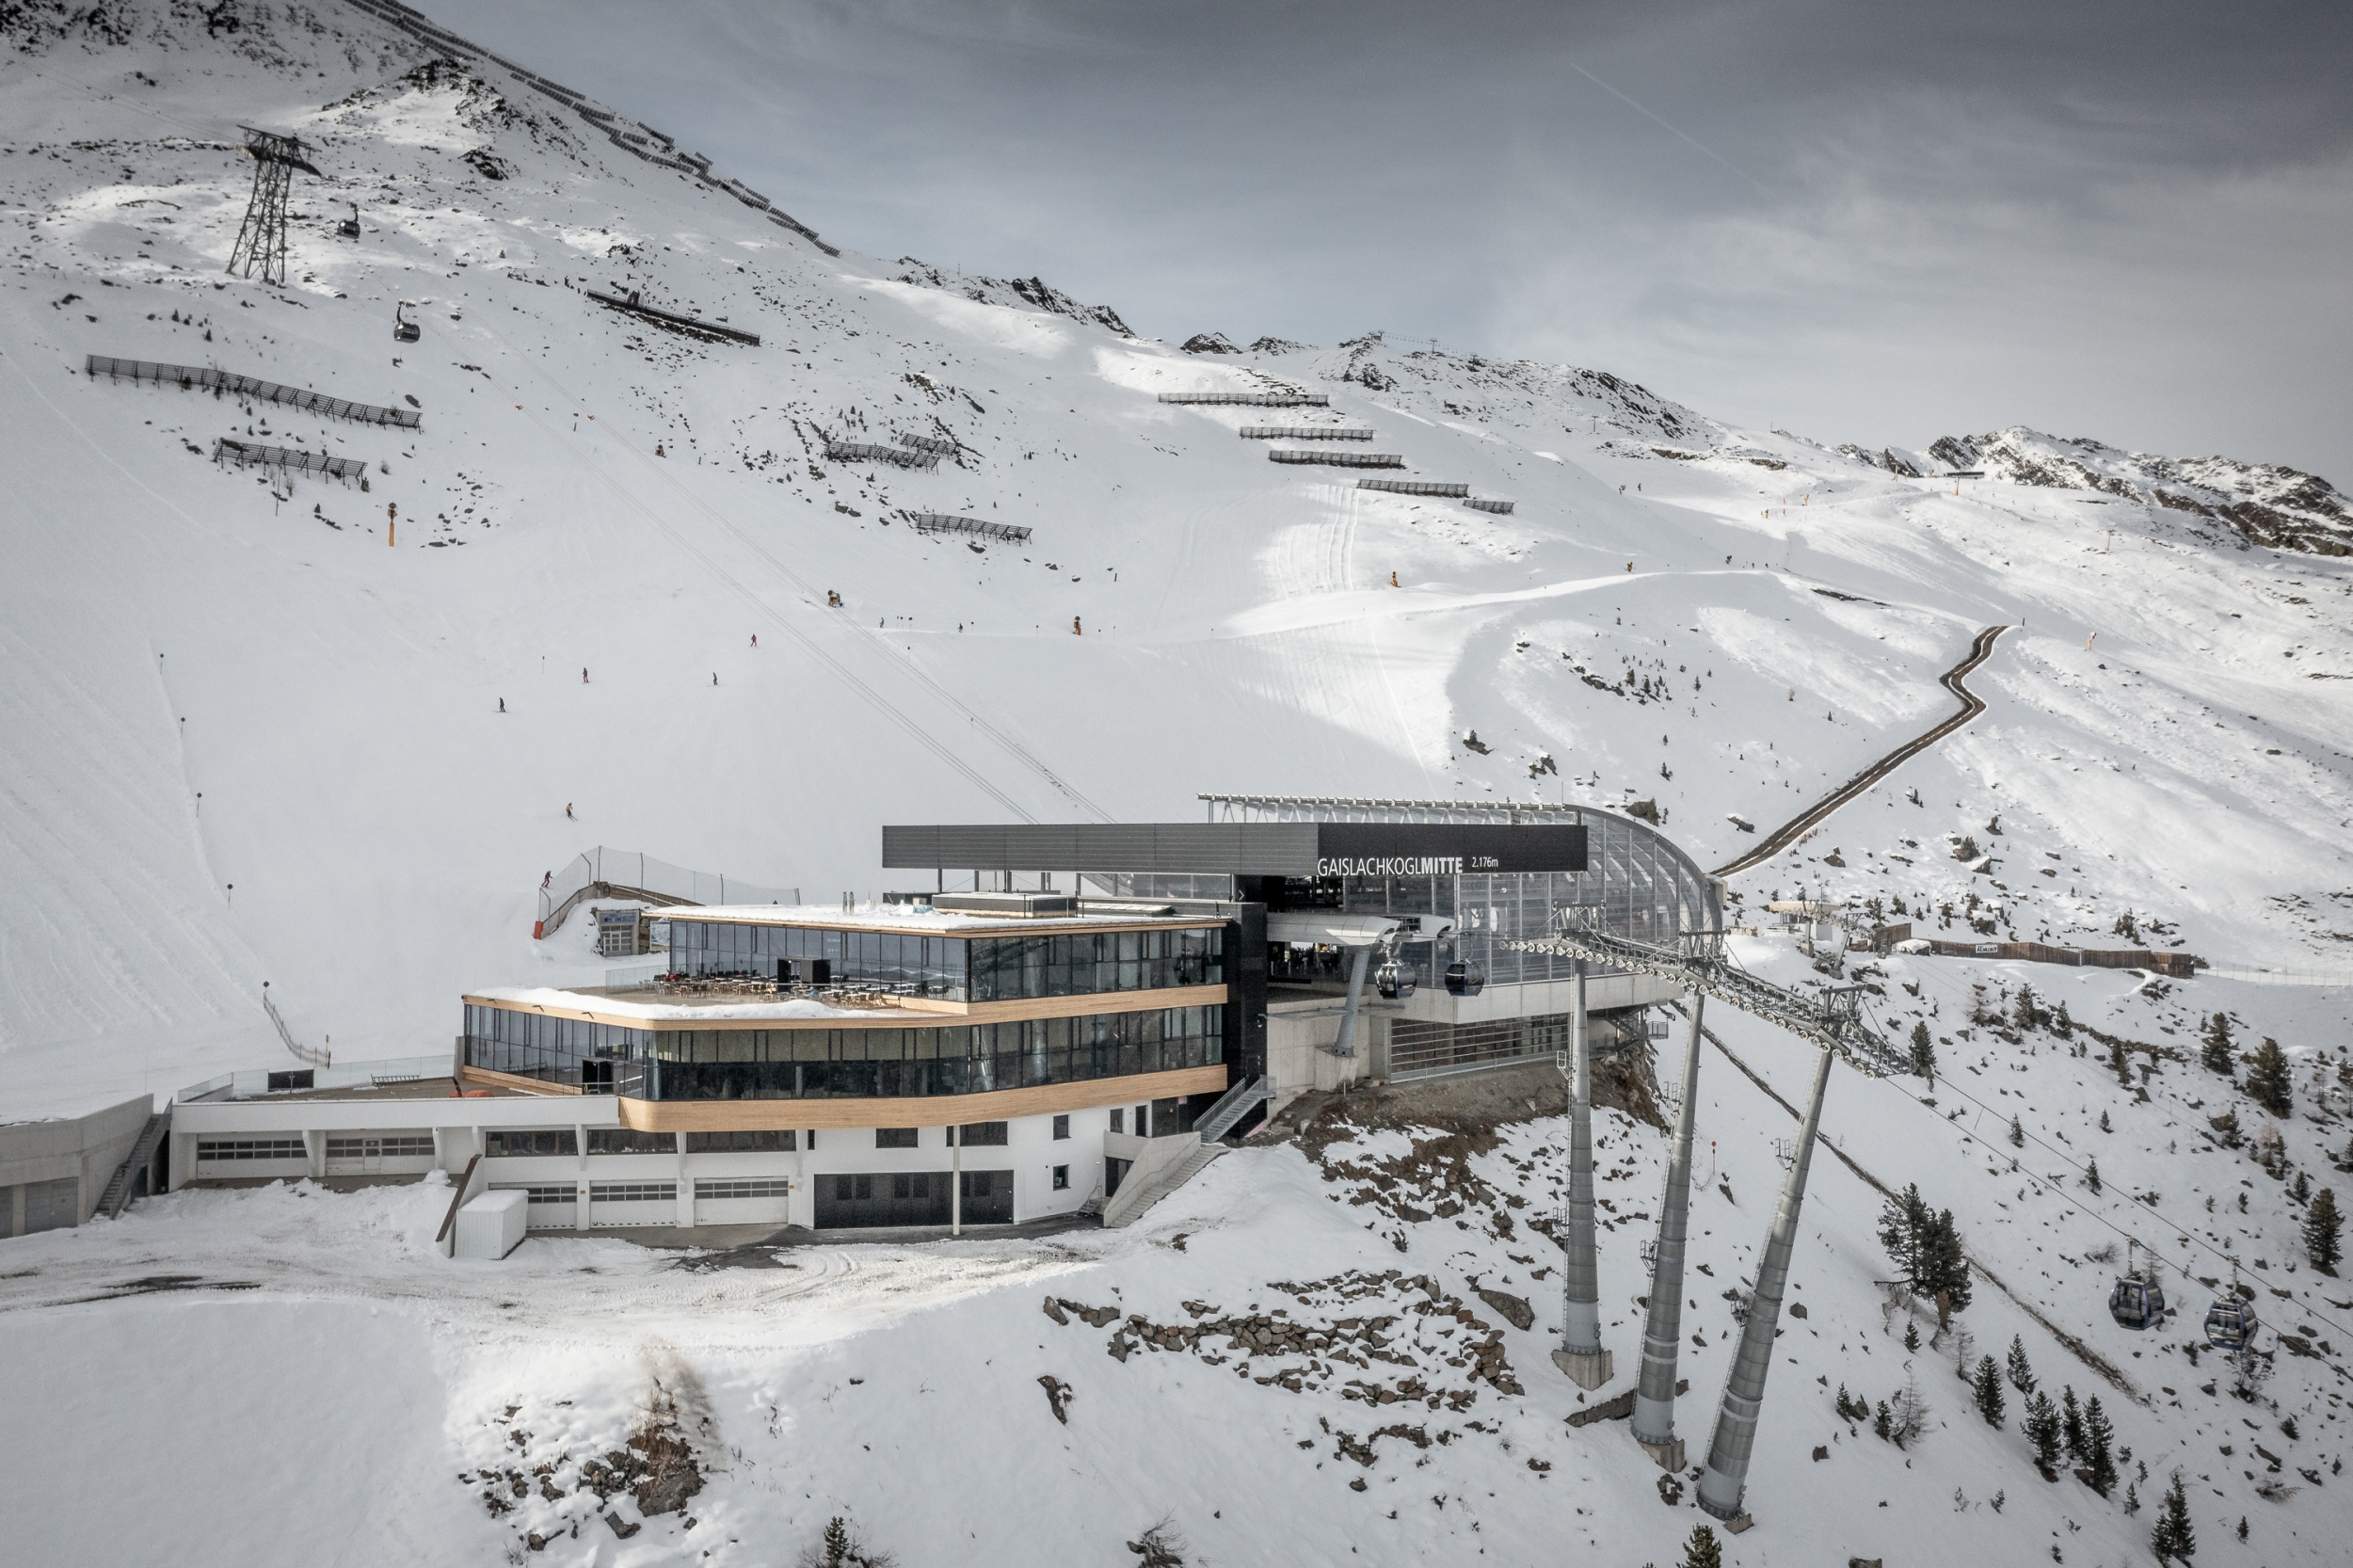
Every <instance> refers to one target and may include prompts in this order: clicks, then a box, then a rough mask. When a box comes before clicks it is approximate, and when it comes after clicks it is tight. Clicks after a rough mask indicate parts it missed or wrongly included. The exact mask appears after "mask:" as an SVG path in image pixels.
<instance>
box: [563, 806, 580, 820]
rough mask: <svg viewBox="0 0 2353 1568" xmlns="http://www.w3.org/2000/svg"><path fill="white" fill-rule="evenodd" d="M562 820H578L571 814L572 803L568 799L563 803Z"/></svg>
mask: <svg viewBox="0 0 2353 1568" xmlns="http://www.w3.org/2000/svg"><path fill="white" fill-rule="evenodd" d="M564 820H565V821H566V822H574V821H577V820H578V819H577V818H575V817H574V816H573V815H572V803H571V802H570V801H566V802H565V803H564Z"/></svg>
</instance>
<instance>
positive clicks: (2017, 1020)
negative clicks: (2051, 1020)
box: [2010, 985, 2037, 1030]
mask: <svg viewBox="0 0 2353 1568" xmlns="http://www.w3.org/2000/svg"><path fill="white" fill-rule="evenodd" d="M2010 1021H2011V1023H2012V1024H2014V1025H2015V1026H2016V1027H2017V1028H2019V1029H2021V1030H2028V1029H2032V1028H2034V1026H2035V1024H2036V1022H2037V1018H2036V1016H2035V1005H2034V987H2033V986H2031V985H2021V986H2020V987H2018V1002H2017V1005H2016V1006H2015V1007H2013V1008H2012V1009H2011V1010H2010Z"/></svg>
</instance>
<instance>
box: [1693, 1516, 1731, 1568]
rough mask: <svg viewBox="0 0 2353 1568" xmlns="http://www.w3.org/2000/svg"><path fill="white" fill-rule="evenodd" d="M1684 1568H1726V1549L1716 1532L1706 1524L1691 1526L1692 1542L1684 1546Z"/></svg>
mask: <svg viewBox="0 0 2353 1568" xmlns="http://www.w3.org/2000/svg"><path fill="white" fill-rule="evenodd" d="M1683 1568H1724V1549H1723V1548H1722V1547H1721V1546H1719V1545H1718V1544H1716V1532H1715V1531H1714V1530H1712V1529H1709V1528H1707V1527H1706V1526H1705V1525H1693V1526H1692V1527H1691V1541H1690V1544H1689V1545H1687V1546H1685V1547H1684V1548H1683Z"/></svg>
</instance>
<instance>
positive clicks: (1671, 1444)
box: [1634, 1437, 1683, 1470]
mask: <svg viewBox="0 0 2353 1568" xmlns="http://www.w3.org/2000/svg"><path fill="white" fill-rule="evenodd" d="M1634 1444H1635V1447H1637V1448H1641V1450H1642V1451H1643V1452H1644V1453H1646V1454H1648V1455H1650V1457H1651V1462H1652V1463H1653V1464H1657V1466H1658V1467H1659V1468H1660V1469H1662V1470H1680V1469H1682V1468H1683V1439H1682V1438H1680V1437H1673V1438H1669V1439H1668V1440H1667V1441H1666V1442H1664V1443H1645V1442H1643V1441H1642V1440H1641V1438H1639V1437H1638V1438H1636V1439H1635V1440H1634Z"/></svg>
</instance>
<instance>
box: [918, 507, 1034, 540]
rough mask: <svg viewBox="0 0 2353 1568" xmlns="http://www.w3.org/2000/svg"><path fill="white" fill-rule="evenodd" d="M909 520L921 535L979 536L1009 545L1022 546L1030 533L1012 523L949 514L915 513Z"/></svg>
mask: <svg viewBox="0 0 2353 1568" xmlns="http://www.w3.org/2000/svg"><path fill="white" fill-rule="evenodd" d="M907 520H908V521H909V522H911V523H913V524H915V531H916V532H917V533H919V534H978V535H979V536H981V537H982V538H984V539H1002V540H1003V541H1004V542H1005V543H1007V544H1020V543H1022V542H1023V541H1024V540H1026V539H1028V538H1029V536H1030V531H1029V530H1028V529H1026V528H1022V527H1018V526H1016V525H1015V524H1013V523H1010V522H984V521H983V520H980V519H979V518H960V517H956V516H954V515H953V514H952V513H948V512H913V513H910V514H908V517H907Z"/></svg>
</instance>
